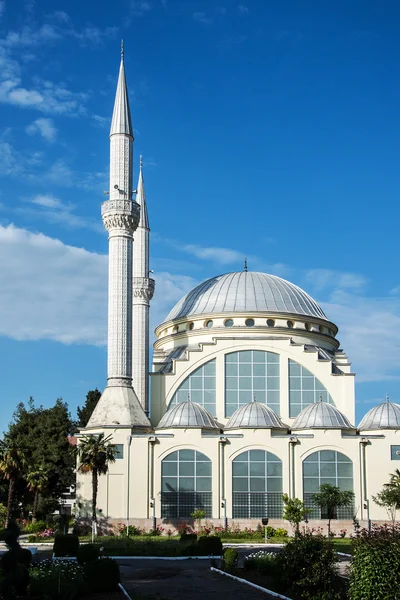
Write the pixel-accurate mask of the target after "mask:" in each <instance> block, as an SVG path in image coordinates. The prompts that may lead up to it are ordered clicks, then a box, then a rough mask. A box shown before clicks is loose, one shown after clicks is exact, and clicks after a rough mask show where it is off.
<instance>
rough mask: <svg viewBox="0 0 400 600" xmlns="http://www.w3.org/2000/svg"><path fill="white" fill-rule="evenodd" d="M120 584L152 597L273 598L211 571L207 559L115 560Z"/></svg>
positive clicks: (164, 599) (209, 599)
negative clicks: (119, 571)
mask: <svg viewBox="0 0 400 600" xmlns="http://www.w3.org/2000/svg"><path fill="white" fill-rule="evenodd" d="M118 563H119V565H120V568H121V579H122V584H123V586H124V587H125V589H126V591H127V592H128V594H129V595H130V596H134V594H137V595H140V596H146V597H150V598H154V600H187V599H188V598H190V600H221V598H235V600H276V599H274V598H273V597H272V596H270V595H269V594H265V593H263V592H260V591H258V590H255V589H254V588H251V587H249V586H247V585H245V584H243V583H239V582H236V581H233V580H232V579H228V578H227V577H223V576H222V575H218V574H217V573H213V572H212V571H210V561H209V560H185V561H161V560H152V561H147V560H140V561H135V560H130V561H124V560H123V559H121V560H119V561H118Z"/></svg>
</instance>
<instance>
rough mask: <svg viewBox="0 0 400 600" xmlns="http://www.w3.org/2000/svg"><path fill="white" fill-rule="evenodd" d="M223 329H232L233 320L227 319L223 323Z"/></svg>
mask: <svg viewBox="0 0 400 600" xmlns="http://www.w3.org/2000/svg"><path fill="white" fill-rule="evenodd" d="M224 325H225V327H233V320H232V319H227V320H226V321H225V323H224Z"/></svg>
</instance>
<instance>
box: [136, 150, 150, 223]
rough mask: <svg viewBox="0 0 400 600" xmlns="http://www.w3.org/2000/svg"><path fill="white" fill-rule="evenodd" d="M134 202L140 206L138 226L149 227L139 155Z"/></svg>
mask: <svg viewBox="0 0 400 600" xmlns="http://www.w3.org/2000/svg"><path fill="white" fill-rule="evenodd" d="M136 202H137V203H138V204H139V206H140V221H139V225H138V227H145V228H146V229H150V226H149V216H148V214H147V204H146V192H145V191H144V181H143V161H142V157H140V170H139V181H138V186H137V193H136Z"/></svg>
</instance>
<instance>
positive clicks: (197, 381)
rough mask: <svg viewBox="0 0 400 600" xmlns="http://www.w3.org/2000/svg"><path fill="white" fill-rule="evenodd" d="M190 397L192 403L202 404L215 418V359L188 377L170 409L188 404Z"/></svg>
mask: <svg viewBox="0 0 400 600" xmlns="http://www.w3.org/2000/svg"><path fill="white" fill-rule="evenodd" d="M188 395H190V399H191V401H192V402H197V404H201V406H204V408H206V409H207V410H208V412H210V413H211V414H212V415H213V416H215V359H214V360H210V361H209V362H207V363H206V364H204V365H202V366H201V367H199V368H198V369H196V370H195V371H193V372H192V373H191V374H190V375H189V376H188V377H186V379H185V380H184V381H183V382H182V383H181V385H180V386H179V388H178V389H177V391H176V392H175V394H174V395H173V397H172V400H171V402H170V407H171V406H174V405H175V404H178V403H179V402H186V400H187V399H188Z"/></svg>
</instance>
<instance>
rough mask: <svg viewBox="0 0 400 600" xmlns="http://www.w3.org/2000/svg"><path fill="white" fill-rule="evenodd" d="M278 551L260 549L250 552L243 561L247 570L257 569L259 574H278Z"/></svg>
mask: <svg viewBox="0 0 400 600" xmlns="http://www.w3.org/2000/svg"><path fill="white" fill-rule="evenodd" d="M276 556H277V555H276V553H275V552H266V551H265V550H260V551H259V552H254V553H253V554H249V555H248V556H246V558H245V559H244V561H243V568H244V569H245V570H246V571H256V572H257V573H258V574H259V575H275V574H276Z"/></svg>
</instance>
